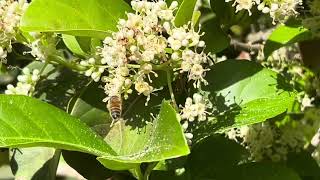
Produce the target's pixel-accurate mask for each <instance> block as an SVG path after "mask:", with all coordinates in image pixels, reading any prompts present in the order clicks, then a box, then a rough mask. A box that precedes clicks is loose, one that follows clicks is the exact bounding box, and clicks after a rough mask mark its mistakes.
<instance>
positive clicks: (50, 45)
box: [27, 33, 58, 61]
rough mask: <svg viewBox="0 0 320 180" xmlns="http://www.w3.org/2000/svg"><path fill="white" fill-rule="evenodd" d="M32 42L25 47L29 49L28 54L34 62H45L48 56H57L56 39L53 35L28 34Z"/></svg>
mask: <svg viewBox="0 0 320 180" xmlns="http://www.w3.org/2000/svg"><path fill="white" fill-rule="evenodd" d="M30 35H31V36H32V38H33V39H32V40H31V42H30V43H29V44H27V46H29V47H30V49H31V51H30V52H29V53H30V54H31V55H32V56H33V57H35V58H36V60H39V61H46V60H47V58H48V56H49V55H54V54H57V49H56V45H57V43H58V38H57V35H56V34H53V33H30Z"/></svg>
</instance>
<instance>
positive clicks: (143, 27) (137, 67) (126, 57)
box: [88, 0, 207, 102]
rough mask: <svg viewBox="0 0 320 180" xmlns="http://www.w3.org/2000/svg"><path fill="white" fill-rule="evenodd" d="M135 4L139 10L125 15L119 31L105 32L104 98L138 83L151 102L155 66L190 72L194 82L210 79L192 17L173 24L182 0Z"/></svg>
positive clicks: (125, 93)
mask: <svg viewBox="0 0 320 180" xmlns="http://www.w3.org/2000/svg"><path fill="white" fill-rule="evenodd" d="M131 5H132V8H133V10H135V11H136V12H135V13H127V20H124V19H121V20H120V21H119V23H118V26H117V27H118V31H117V32H114V33H113V34H112V36H110V37H106V38H105V40H104V47H103V48H101V50H100V55H101V57H102V59H101V61H100V63H101V64H100V67H104V68H105V69H108V72H109V75H108V76H106V77H103V78H102V81H103V82H105V83H106V85H105V92H106V94H107V96H108V97H107V98H106V99H108V98H109V97H111V96H114V95H118V96H119V95H124V97H128V94H130V93H132V91H133V90H132V89H131V88H134V89H135V90H136V92H137V93H138V94H139V95H140V94H143V95H144V96H146V97H147V102H148V100H149V99H150V95H151V94H152V93H153V92H154V91H155V87H153V86H152V81H153V80H154V79H156V78H157V77H158V74H157V73H156V71H157V70H171V69H173V70H174V71H180V72H181V73H184V72H186V73H188V77H189V80H193V81H194V85H195V86H196V87H200V84H201V83H206V81H205V80H204V75H205V71H207V69H206V68H205V67H203V65H204V64H206V63H207V56H206V54H205V53H204V52H203V48H204V46H205V43H204V41H201V40H200V37H201V35H202V34H200V33H199V31H195V29H194V28H193V25H192V24H191V23H189V24H187V25H185V26H182V27H176V26H175V25H174V21H173V20H174V18H175V16H174V12H175V10H176V9H177V6H178V3H177V2H176V1H173V2H172V4H171V5H170V6H167V4H166V2H165V1H163V0H159V1H157V2H148V1H136V0H134V1H132V2H131ZM100 70H101V71H100ZM94 72H99V75H100V74H101V72H102V69H99V68H98V69H97V68H95V71H94ZM88 74H90V73H88ZM94 77H96V75H94ZM94 79H95V78H94ZM97 79H98V78H97ZM133 84H134V87H131V86H132V85H133Z"/></svg>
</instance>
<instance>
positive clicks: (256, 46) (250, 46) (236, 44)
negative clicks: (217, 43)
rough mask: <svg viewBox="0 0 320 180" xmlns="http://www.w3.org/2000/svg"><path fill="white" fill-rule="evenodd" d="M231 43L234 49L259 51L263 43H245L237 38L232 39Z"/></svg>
mask: <svg viewBox="0 0 320 180" xmlns="http://www.w3.org/2000/svg"><path fill="white" fill-rule="evenodd" d="M230 44H231V45H232V46H233V47H234V49H238V50H242V51H247V52H251V51H253V52H259V51H260V50H261V49H262V47H263V45H262V44H250V43H243V42H240V41H238V40H236V39H231V42H230Z"/></svg>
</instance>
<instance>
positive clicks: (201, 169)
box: [187, 136, 248, 179]
mask: <svg viewBox="0 0 320 180" xmlns="http://www.w3.org/2000/svg"><path fill="white" fill-rule="evenodd" d="M247 157H248V152H247V151H246V149H245V148H244V147H242V146H241V145H240V144H238V143H236V142H235V141H231V140H229V139H227V138H225V137H222V136H211V137H209V138H207V139H205V140H204V141H202V142H200V143H198V144H196V145H195V146H194V147H193V148H192V151H191V154H190V155H189V161H188V164H187V167H188V169H187V170H189V171H190V173H191V176H192V178H191V179H205V178H209V177H210V178H211V179H219V178H221V177H224V176H225V174H228V173H229V172H230V171H232V169H234V167H235V166H236V165H238V164H239V163H240V162H241V161H244V160H245V159H246V158H247Z"/></svg>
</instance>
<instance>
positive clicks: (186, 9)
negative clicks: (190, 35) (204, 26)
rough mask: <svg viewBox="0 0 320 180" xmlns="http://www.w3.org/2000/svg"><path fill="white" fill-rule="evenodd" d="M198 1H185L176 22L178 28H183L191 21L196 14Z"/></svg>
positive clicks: (178, 12)
mask: <svg viewBox="0 0 320 180" xmlns="http://www.w3.org/2000/svg"><path fill="white" fill-rule="evenodd" d="M196 2H197V1H196V0H183V1H182V3H181V4H180V6H179V9H178V11H177V14H176V18H175V20H174V22H175V25H176V26H178V27H179V26H182V25H184V24H187V23H188V22H189V21H191V19H192V17H193V13H194V7H195V5H196Z"/></svg>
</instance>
